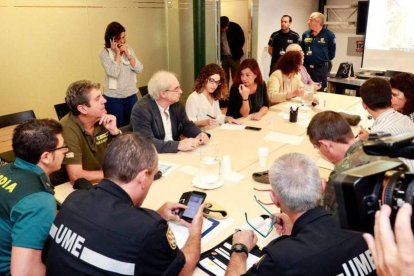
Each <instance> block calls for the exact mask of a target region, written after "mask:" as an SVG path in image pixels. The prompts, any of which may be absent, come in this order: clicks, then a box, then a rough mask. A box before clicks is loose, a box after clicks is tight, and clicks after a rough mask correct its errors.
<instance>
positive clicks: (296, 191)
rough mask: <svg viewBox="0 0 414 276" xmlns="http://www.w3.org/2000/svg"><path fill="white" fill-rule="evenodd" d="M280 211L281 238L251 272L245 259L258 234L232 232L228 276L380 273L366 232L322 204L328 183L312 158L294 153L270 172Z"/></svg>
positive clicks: (267, 249)
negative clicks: (352, 228)
mask: <svg viewBox="0 0 414 276" xmlns="http://www.w3.org/2000/svg"><path fill="white" fill-rule="evenodd" d="M269 175H270V184H271V186H272V191H271V193H270V196H271V199H272V201H273V203H274V204H275V205H276V206H277V207H279V208H280V210H281V211H282V213H280V214H275V217H276V221H277V224H276V230H277V231H278V232H279V234H280V235H282V236H281V237H279V238H277V239H275V240H273V241H272V242H270V243H269V244H268V245H267V246H266V247H265V248H264V249H263V251H262V253H263V255H262V257H261V259H260V260H259V261H258V262H257V263H256V264H254V265H253V266H252V267H251V268H250V269H249V270H248V271H247V273H246V258H247V254H248V252H249V250H250V249H252V248H253V246H254V245H255V243H256V241H257V238H256V236H255V234H253V232H252V231H251V230H244V231H239V232H237V233H235V234H234V235H233V246H232V253H231V257H230V263H229V265H228V268H227V274H226V275H241V274H244V273H246V275H349V271H352V270H353V271H356V270H357V271H360V274H359V275H375V265H374V263H373V262H372V257H371V253H370V251H369V250H368V247H367V245H366V244H365V242H364V240H363V238H362V233H355V232H349V231H346V230H342V229H341V228H340V226H339V224H338V222H337V221H336V220H335V219H334V218H332V217H331V216H330V215H329V214H328V213H326V212H325V211H324V210H323V209H322V208H320V207H317V205H318V201H319V199H320V198H321V194H322V191H323V188H324V182H323V181H321V178H320V175H319V169H318V167H317V166H316V164H315V162H314V161H313V160H311V159H310V158H309V157H307V156H305V155H303V154H299V153H289V154H286V155H283V156H281V157H280V158H279V159H277V160H276V161H275V163H274V164H273V166H272V168H271V169H270V171H269Z"/></svg>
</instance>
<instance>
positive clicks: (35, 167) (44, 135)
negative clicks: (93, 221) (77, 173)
mask: <svg viewBox="0 0 414 276" xmlns="http://www.w3.org/2000/svg"><path fill="white" fill-rule="evenodd" d="M12 144H13V151H14V154H15V155H16V160H15V161H14V162H12V163H10V164H8V165H5V166H3V167H0V252H1V254H0V275H9V274H12V275H29V274H30V275H43V274H44V272H45V266H44V265H43V263H42V261H41V252H42V249H43V245H44V242H45V241H46V238H47V236H48V233H49V229H50V226H51V225H52V222H53V219H54V218H55V213H56V201H55V198H54V196H53V194H54V192H53V188H52V186H51V184H50V180H49V177H48V175H50V174H51V173H52V172H54V171H57V170H58V169H60V166H61V164H62V160H63V157H64V156H65V153H66V152H67V151H68V148H67V147H66V146H65V144H64V142H63V136H62V126H61V125H60V124H59V123H58V122H56V121H54V120H46V119H45V120H31V121H28V122H25V123H23V124H21V125H19V126H17V127H16V128H15V130H14V133H13V142H12Z"/></svg>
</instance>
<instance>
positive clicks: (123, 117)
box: [104, 94, 138, 128]
mask: <svg viewBox="0 0 414 276" xmlns="http://www.w3.org/2000/svg"><path fill="white" fill-rule="evenodd" d="M104 97H105V99H106V104H105V107H106V111H107V112H108V113H109V114H112V115H114V116H115V117H116V124H117V126H118V128H119V127H122V126H125V125H127V124H129V121H130V119H131V111H132V107H134V104H135V103H136V102H137V101H138V98H137V95H136V94H134V95H131V96H129V97H126V98H112V97H108V96H105V95H104Z"/></svg>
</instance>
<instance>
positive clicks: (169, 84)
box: [131, 71, 209, 153]
mask: <svg viewBox="0 0 414 276" xmlns="http://www.w3.org/2000/svg"><path fill="white" fill-rule="evenodd" d="M182 93H183V91H182V90H181V87H180V83H179V82H178V80H177V78H176V76H175V75H174V74H173V73H170V72H167V71H159V72H157V73H155V74H154V75H153V76H152V77H151V79H150V80H149V82H148V95H145V97H143V98H142V100H140V101H139V102H137V103H136V104H135V105H134V107H133V108H132V115H131V126H132V129H133V131H134V132H137V133H139V134H141V135H143V136H145V137H147V138H149V139H151V141H152V142H153V143H154V145H155V148H156V149H157V151H158V152H159V153H166V152H178V151H190V150H193V149H195V148H197V147H198V146H199V145H202V144H205V143H207V142H208V141H209V138H208V136H207V134H206V133H204V132H202V131H201V130H200V129H199V128H198V127H197V126H196V125H195V124H194V123H193V122H192V121H190V120H189V119H188V117H187V114H186V112H185V109H184V107H183V106H182V105H181V103H179V101H180V97H181V94H182ZM181 136H184V137H186V138H184V139H181V140H180V137H181Z"/></svg>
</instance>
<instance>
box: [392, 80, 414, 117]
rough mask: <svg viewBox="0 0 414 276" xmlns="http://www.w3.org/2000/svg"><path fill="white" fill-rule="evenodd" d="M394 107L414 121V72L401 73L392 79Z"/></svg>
mask: <svg viewBox="0 0 414 276" xmlns="http://www.w3.org/2000/svg"><path fill="white" fill-rule="evenodd" d="M390 84H391V88H392V98H391V103H392V107H393V108H394V109H395V110H396V111H399V112H401V113H402V114H405V115H407V116H409V117H410V118H411V120H413V121H414V74H411V73H400V74H398V75H396V76H394V77H392V78H391V79H390Z"/></svg>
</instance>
